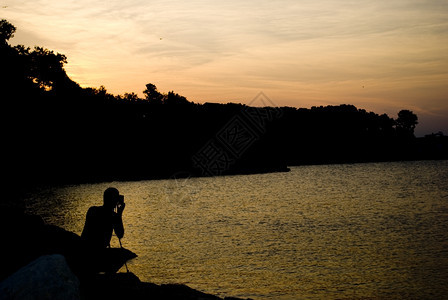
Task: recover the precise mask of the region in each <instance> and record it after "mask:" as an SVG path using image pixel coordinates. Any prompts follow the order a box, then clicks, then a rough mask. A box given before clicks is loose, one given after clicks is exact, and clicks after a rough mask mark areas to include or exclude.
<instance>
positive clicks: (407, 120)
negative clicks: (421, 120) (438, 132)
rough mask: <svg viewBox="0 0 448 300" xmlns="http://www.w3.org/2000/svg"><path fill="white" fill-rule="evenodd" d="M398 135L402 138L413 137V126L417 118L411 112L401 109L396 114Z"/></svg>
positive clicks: (416, 122)
mask: <svg viewBox="0 0 448 300" xmlns="http://www.w3.org/2000/svg"><path fill="white" fill-rule="evenodd" d="M395 123H396V129H397V132H398V134H400V135H404V136H414V129H415V126H416V125H417V124H418V117H417V115H416V114H414V113H413V112H412V111H410V110H407V109H403V110H400V112H399V113H398V118H397V119H396V120H395Z"/></svg>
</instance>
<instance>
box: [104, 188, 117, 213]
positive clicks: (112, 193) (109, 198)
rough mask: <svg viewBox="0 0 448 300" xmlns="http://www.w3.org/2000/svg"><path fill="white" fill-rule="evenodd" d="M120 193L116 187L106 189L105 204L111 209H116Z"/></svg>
mask: <svg viewBox="0 0 448 300" xmlns="http://www.w3.org/2000/svg"><path fill="white" fill-rule="evenodd" d="M119 196H120V193H119V192H118V190H117V189H116V188H113V187H110V188H107V189H106V190H105V191H104V194H103V206H104V207H106V208H109V209H114V208H115V206H117V203H118V200H119Z"/></svg>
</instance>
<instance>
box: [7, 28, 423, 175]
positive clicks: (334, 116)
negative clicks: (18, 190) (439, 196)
mask: <svg viewBox="0 0 448 300" xmlns="http://www.w3.org/2000/svg"><path fill="white" fill-rule="evenodd" d="M14 32H15V27H14V26H13V25H11V24H10V23H9V22H7V21H6V20H2V21H1V22H0V62H1V65H2V68H1V80H0V84H1V94H2V100H1V105H2V131H3V132H4V133H5V134H4V136H5V143H4V144H5V145H6V150H7V151H6V153H5V154H4V158H5V159H7V160H9V162H10V163H11V164H10V166H11V170H9V172H10V174H11V176H13V177H14V176H15V178H18V179H19V180H23V178H28V179H30V180H35V179H42V178H47V179H49V180H59V179H60V180H114V179H140V178H151V177H170V176H172V175H175V174H177V173H178V172H184V173H188V174H192V175H221V174H228V173H239V172H258V171H270V170H283V169H285V167H286V166H287V165H291V164H307V163H337V162H358V161H378V160H396V159H413V158H415V157H416V153H417V152H416V151H415V147H414V146H415V142H414V141H415V138H414V129H415V126H416V125H417V124H418V118H417V116H416V115H415V114H414V113H413V112H411V111H409V110H402V111H400V112H399V113H398V116H397V118H395V119H394V118H391V117H389V116H387V115H385V114H382V115H378V114H376V113H373V112H367V111H365V110H363V109H358V108H356V107H355V106H353V105H339V106H325V107H323V106H321V107H312V108H310V109H306V108H294V107H282V108H255V107H249V106H246V105H243V104H235V103H227V104H213V103H205V104H198V103H194V102H191V101H189V100H187V99H186V98H185V97H184V96H181V95H179V94H177V93H175V92H174V91H170V92H168V93H162V92H160V91H158V89H157V87H156V86H155V85H154V84H151V83H148V84H147V85H146V88H145V89H144V91H143V95H144V96H143V97H139V96H138V95H137V94H135V93H125V94H124V95H112V94H110V93H108V92H107V90H106V88H104V87H100V88H81V87H80V86H79V85H78V84H77V83H76V82H74V81H72V80H71V79H70V78H69V77H68V76H67V74H66V72H65V70H64V64H65V63H67V58H66V57H65V56H64V55H63V54H59V53H54V52H53V51H51V50H48V49H44V48H41V47H35V48H34V49H31V48H28V47H25V46H23V45H19V46H11V45H10V44H9V39H10V38H11V37H13V35H14ZM226 143H227V144H226ZM212 150H213V151H215V152H214V153H212V152H210V151H212ZM417 154H418V153H417ZM213 155H215V156H213ZM216 155H220V156H219V157H218V156H216ZM210 157H212V158H213V159H214V160H212V158H210ZM207 159H209V161H208V162H207V161H206V160H207ZM204 163H208V165H207V164H205V167H209V168H210V169H209V170H208V171H210V170H215V171H216V170H217V169H213V168H215V167H218V171H219V172H218V173H216V174H213V172H212V173H210V172H209V173H207V172H205V171H204ZM206 171H207V170H206Z"/></svg>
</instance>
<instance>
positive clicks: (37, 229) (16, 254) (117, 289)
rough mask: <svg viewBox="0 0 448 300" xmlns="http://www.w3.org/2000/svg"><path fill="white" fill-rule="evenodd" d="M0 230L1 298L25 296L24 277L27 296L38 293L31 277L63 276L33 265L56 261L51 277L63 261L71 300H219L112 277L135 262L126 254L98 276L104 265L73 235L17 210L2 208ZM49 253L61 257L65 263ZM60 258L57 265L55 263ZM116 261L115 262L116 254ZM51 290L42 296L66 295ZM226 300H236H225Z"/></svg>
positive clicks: (181, 288) (132, 277)
mask: <svg viewBox="0 0 448 300" xmlns="http://www.w3.org/2000/svg"><path fill="white" fill-rule="evenodd" d="M0 225H1V226H2V228H7V230H6V231H5V232H6V236H5V237H4V241H7V244H6V245H5V246H4V247H3V249H4V251H5V255H4V256H3V257H4V258H6V259H4V260H3V262H2V268H1V269H0V289H1V290H2V291H3V292H5V291H7V292H9V293H3V295H2V296H1V297H0V299H17V297H20V293H19V294H17V293H15V291H17V290H18V289H20V290H21V291H19V292H22V294H23V286H20V288H17V286H18V285H17V280H16V278H20V276H22V278H25V280H24V282H25V285H27V284H28V283H29V284H28V286H25V288H28V289H29V290H30V292H32V289H33V288H34V289H36V287H33V286H32V284H35V283H36V282H37V283H38V284H37V288H39V289H42V288H41V287H42V285H44V286H45V285H46V284H44V283H42V280H41V278H34V279H33V278H32V277H33V276H41V275H42V274H44V276H45V277H46V278H49V277H53V278H58V277H64V276H61V275H60V274H59V273H54V274H51V273H52V272H53V269H51V263H50V264H48V266H50V267H48V268H47V267H46V265H45V264H40V266H39V267H40V268H41V270H40V271H36V267H35V266H36V265H39V262H40V261H45V260H47V261H48V260H51V258H54V257H56V261H54V262H53V267H54V266H55V265H56V267H55V272H56V271H57V272H61V271H60V269H61V265H62V264H65V262H64V261H66V263H67V266H68V267H67V268H66V270H65V271H64V270H63V271H62V272H68V273H69V274H68V275H67V277H70V276H72V277H73V278H74V279H73V280H69V281H70V282H71V286H72V287H73V286H74V288H75V291H70V295H75V296H74V297H71V299H191V300H193V299H204V300H207V299H210V300H212V299H213V300H219V299H221V298H219V297H217V296H214V295H209V294H206V293H203V292H200V291H197V290H194V289H192V288H189V287H188V286H185V285H181V284H162V285H156V284H153V283H148V282H141V281H140V279H139V278H138V277H137V276H136V275H135V274H133V273H131V272H129V273H115V272H116V270H118V269H119V267H121V266H122V265H123V264H124V262H125V261H126V260H128V259H130V258H133V257H136V255H135V254H134V253H132V252H131V251H129V250H126V249H125V250H123V251H113V252H120V255H121V257H119V258H118V261H116V264H117V265H116V266H113V267H112V272H109V273H104V272H101V273H99V271H100V270H104V267H105V265H104V260H102V259H99V257H98V256H96V257H95V256H94V255H92V253H90V252H89V251H88V250H87V249H86V248H85V245H84V244H83V243H82V241H81V238H80V237H79V236H78V235H77V234H75V233H73V232H69V231H66V230H64V229H62V228H60V227H57V226H53V225H48V224H45V223H44V221H43V220H42V218H40V217H39V216H33V215H26V214H23V213H22V212H21V211H20V210H11V209H2V210H1V212H0ZM112 250H121V249H112ZM53 254H60V255H62V256H63V257H64V258H65V259H64V258H62V257H61V256H58V255H56V256H54V255H53ZM51 255H53V256H51ZM58 257H59V261H58V260H57V259H58ZM114 257H115V260H117V256H116V255H115V254H114ZM61 260H62V263H61ZM30 266H31V267H30ZM33 266H34V268H33ZM39 267H38V268H39ZM42 268H43V270H42ZM27 272H28V273H27ZM49 273H50V274H49ZM18 275H19V276H18ZM14 276H15V277H14ZM62 280H64V278H62ZM78 280H79V281H78ZM10 282H11V283H12V284H15V285H16V287H15V290H14V288H9V287H5V284H6V283H10ZM39 282H40V286H39ZM19 285H20V284H19ZM55 286H56V287H55V288H52V287H51V284H50V287H49V286H48V285H46V286H45V293H47V294H46V296H48V293H50V295H51V293H55V294H54V295H55V296H60V295H61V293H62V294H63V293H64V291H61V285H59V286H58V285H55ZM62 286H64V285H62ZM41 292H42V291H41ZM78 295H79V297H78ZM50 298H52V297H50ZM225 299H228V300H230V299H237V298H228V297H226V298H225Z"/></svg>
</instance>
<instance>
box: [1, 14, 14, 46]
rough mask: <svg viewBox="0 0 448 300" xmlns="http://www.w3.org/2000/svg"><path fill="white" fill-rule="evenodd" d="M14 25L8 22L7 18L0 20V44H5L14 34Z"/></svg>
mask: <svg viewBox="0 0 448 300" xmlns="http://www.w3.org/2000/svg"><path fill="white" fill-rule="evenodd" d="M16 29H17V28H16V27H15V26H14V25H12V24H11V23H9V22H8V21H7V20H5V19H2V20H0V46H2V47H3V46H6V45H7V43H8V40H9V39H10V38H12V37H13V36H14V33H15V32H16Z"/></svg>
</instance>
